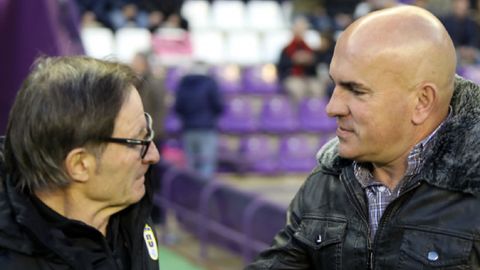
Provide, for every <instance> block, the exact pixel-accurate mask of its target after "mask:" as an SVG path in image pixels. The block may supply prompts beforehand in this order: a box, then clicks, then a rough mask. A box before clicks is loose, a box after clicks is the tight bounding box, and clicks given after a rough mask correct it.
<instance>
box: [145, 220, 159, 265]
mask: <svg viewBox="0 0 480 270" xmlns="http://www.w3.org/2000/svg"><path fill="white" fill-rule="evenodd" d="M143 238H144V239H145V244H146V245H147V249H148V255H150V258H152V260H158V247H157V240H156V239H155V234H154V233H153V230H152V228H151V227H150V226H148V224H145V228H144V229H143Z"/></svg>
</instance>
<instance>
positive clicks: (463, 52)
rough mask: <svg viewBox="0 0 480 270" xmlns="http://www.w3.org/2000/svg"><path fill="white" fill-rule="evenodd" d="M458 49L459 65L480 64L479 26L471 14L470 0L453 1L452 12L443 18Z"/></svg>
mask: <svg viewBox="0 0 480 270" xmlns="http://www.w3.org/2000/svg"><path fill="white" fill-rule="evenodd" d="M442 22H443V24H444V25H445V28H446V29H447V31H448V33H449V34H450V36H451V37H452V40H453V43H454V45H455V47H456V49H457V54H458V60H459V65H465V64H473V63H477V62H478V48H477V46H478V42H479V39H478V38H479V36H478V30H479V29H478V25H477V23H476V21H475V20H474V19H473V17H472V15H471V13H470V2H469V0H452V12H451V14H448V15H447V16H445V17H443V18H442Z"/></svg>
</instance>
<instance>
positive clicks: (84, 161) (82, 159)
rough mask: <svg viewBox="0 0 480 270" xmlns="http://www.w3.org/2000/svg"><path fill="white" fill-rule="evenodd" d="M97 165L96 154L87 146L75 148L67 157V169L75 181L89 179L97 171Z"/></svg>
mask: <svg viewBox="0 0 480 270" xmlns="http://www.w3.org/2000/svg"><path fill="white" fill-rule="evenodd" d="M95 166H96V159H95V156H94V155H92V154H91V153H90V152H88V151H87V150H86V149H85V148H75V149H73V150H72V151H70V152H69V153H68V155H67V157H66V158H65V169H66V171H67V173H68V175H69V176H70V178H71V179H72V180H73V181H79V182H86V181H88V179H89V178H90V176H91V175H92V174H93V173H94V172H95Z"/></svg>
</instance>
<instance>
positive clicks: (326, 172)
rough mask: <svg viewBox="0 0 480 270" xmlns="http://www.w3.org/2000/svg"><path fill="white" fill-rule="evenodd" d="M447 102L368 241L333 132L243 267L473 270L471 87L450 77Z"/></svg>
mask: <svg viewBox="0 0 480 270" xmlns="http://www.w3.org/2000/svg"><path fill="white" fill-rule="evenodd" d="M451 105H452V109H453V110H452V115H451V116H450V118H449V119H448V120H447V121H446V122H445V123H444V125H443V126H442V127H441V129H440V130H439V131H438V133H437V135H436V136H435V137H434V141H433V144H434V145H433V147H432V149H430V150H428V151H429V152H427V153H426V156H427V159H426V161H425V165H424V166H423V168H422V170H421V172H420V174H419V175H418V176H417V180H418V181H411V182H410V183H412V184H410V185H409V186H407V187H406V188H405V189H404V190H403V192H402V193H401V194H400V196H399V197H398V198H397V199H395V200H394V201H393V202H392V203H391V204H389V205H388V207H387V209H386V210H385V212H384V214H383V216H382V218H381V220H380V223H379V227H378V231H377V233H376V235H375V238H374V240H373V241H371V240H370V239H369V234H370V231H369V230H370V229H369V221H368V203H367V200H366V197H365V194H364V191H363V190H362V188H361V186H360V184H359V182H358V181H357V180H356V179H355V177H354V173H353V169H352V166H351V163H352V162H351V161H350V160H346V159H342V158H340V157H339V156H338V155H337V145H338V141H337V139H334V140H332V141H330V142H329V143H328V144H327V145H325V146H324V147H323V149H322V150H321V151H320V152H319V165H318V166H317V168H316V169H315V170H314V171H313V173H312V174H311V175H310V176H309V177H308V179H307V181H306V182H305V183H304V185H303V186H302V187H301V188H300V190H299V192H298V193H297V195H296V196H295V198H294V199H293V201H292V203H291V205H290V207H289V210H288V215H287V217H288V220H287V225H286V227H285V228H284V229H283V230H282V231H281V232H280V233H279V234H277V236H276V237H275V239H274V243H273V245H272V247H271V248H269V249H268V250H266V251H264V252H262V253H261V254H260V256H259V257H258V258H257V259H256V261H255V262H254V263H253V264H251V265H250V266H248V267H247V268H246V269H248V270H254V269H296V270H299V269H317V270H319V269H324V270H335V269H343V270H355V269H358V270H365V269H382V270H394V269H395V270H403V269H405V270H414V269H415V270H416V269H480V214H479V213H480V198H479V195H480V89H479V87H478V86H477V85H475V84H473V83H471V82H468V81H465V80H463V79H460V78H457V80H456V84H455V92H454V96H453V100H452V103H451Z"/></svg>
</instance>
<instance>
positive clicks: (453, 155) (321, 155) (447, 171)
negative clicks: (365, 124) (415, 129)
mask: <svg viewBox="0 0 480 270" xmlns="http://www.w3.org/2000/svg"><path fill="white" fill-rule="evenodd" d="M450 105H451V106H452V115H451V117H449V118H448V119H447V120H446V121H445V122H444V124H443V126H442V127H441V128H440V130H439V131H438V134H437V135H436V137H435V138H434V141H433V142H432V143H433V145H432V147H431V148H430V149H428V150H427V151H426V153H425V156H426V159H425V164H424V166H423V168H422V169H421V171H420V173H419V176H420V179H422V180H424V181H426V182H428V183H429V184H431V185H434V186H437V187H440V188H445V189H448V190H453V191H461V192H466V193H472V194H480V162H479V161H480V143H479V141H480V89H479V86H478V85H476V84H474V83H473V82H471V81H467V80H464V79H463V78H461V77H458V76H457V78H456V79H455V90H454V93H453V97H452V101H451V103H450ZM338 144H339V142H338V138H334V139H332V140H330V141H329V142H328V143H327V144H325V145H324V146H323V147H322V148H321V149H320V150H319V151H318V153H317V160H318V162H319V166H318V168H317V170H323V171H325V172H329V173H334V174H339V173H340V171H341V169H342V168H343V167H345V166H348V165H350V164H351V163H352V160H348V159H344V158H341V157H340V156H338Z"/></svg>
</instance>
